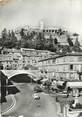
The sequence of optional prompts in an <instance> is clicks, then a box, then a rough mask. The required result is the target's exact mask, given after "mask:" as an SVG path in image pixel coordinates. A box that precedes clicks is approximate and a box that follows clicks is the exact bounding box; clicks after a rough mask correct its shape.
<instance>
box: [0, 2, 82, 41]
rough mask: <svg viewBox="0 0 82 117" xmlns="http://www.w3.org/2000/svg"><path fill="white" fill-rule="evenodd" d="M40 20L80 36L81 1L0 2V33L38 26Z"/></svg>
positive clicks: (81, 32) (81, 21)
mask: <svg viewBox="0 0 82 117" xmlns="http://www.w3.org/2000/svg"><path fill="white" fill-rule="evenodd" d="M2 1H3V2H2ZM40 20H43V21H44V24H45V25H49V26H56V27H63V28H65V29H67V30H68V31H71V32H76V33H79V34H80V35H81V36H82V0H0V31H1V30H3V28H5V27H6V28H8V29H13V28H17V27H20V26H23V25H29V26H38V24H39V22H40ZM81 36H80V41H81V42H82V39H81Z"/></svg>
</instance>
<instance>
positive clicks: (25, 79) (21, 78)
mask: <svg viewBox="0 0 82 117" xmlns="http://www.w3.org/2000/svg"><path fill="white" fill-rule="evenodd" d="M10 80H11V81H14V82H16V83H31V82H33V83H35V82H36V81H34V80H33V78H31V76H30V75H28V74H25V73H22V74H17V75H14V76H12V77H11V78H10Z"/></svg>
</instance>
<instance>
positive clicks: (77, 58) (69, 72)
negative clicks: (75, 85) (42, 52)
mask: <svg viewBox="0 0 82 117" xmlns="http://www.w3.org/2000/svg"><path fill="white" fill-rule="evenodd" d="M38 67H39V69H44V70H47V71H48V74H49V77H54V78H56V79H62V80H79V78H80V79H81V80H82V76H80V77H79V73H80V72H82V53H68V54H66V55H56V56H55V57H51V58H47V59H43V60H40V61H38Z"/></svg>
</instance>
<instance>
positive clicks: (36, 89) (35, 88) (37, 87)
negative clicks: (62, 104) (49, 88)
mask: <svg viewBox="0 0 82 117" xmlns="http://www.w3.org/2000/svg"><path fill="white" fill-rule="evenodd" d="M34 92H36V93H38V92H42V88H41V87H40V86H35V87H34Z"/></svg>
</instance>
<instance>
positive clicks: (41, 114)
mask: <svg viewBox="0 0 82 117" xmlns="http://www.w3.org/2000/svg"><path fill="white" fill-rule="evenodd" d="M17 88H19V90H20V91H21V92H20V93H18V94H15V98H16V101H17V103H16V106H15V108H14V109H13V110H12V111H11V112H9V113H8V114H6V115H5V116H6V117H7V116H15V117H18V116H20V115H23V117H57V109H56V101H55V98H53V97H51V96H49V95H48V94H45V93H40V97H41V98H40V101H35V100H34V99H33V85H32V84H22V85H18V86H17Z"/></svg>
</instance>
